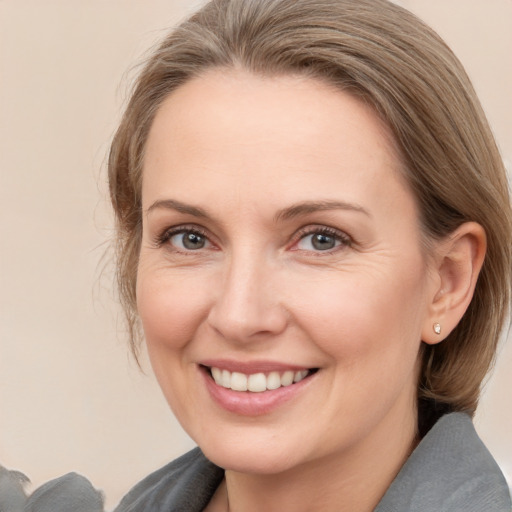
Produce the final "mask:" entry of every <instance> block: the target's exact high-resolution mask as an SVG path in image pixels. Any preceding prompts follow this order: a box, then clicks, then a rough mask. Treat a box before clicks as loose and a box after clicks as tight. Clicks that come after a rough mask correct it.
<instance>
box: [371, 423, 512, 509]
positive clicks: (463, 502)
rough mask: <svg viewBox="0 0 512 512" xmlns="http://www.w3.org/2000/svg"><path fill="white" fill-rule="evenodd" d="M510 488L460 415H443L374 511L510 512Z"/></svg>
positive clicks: (469, 425) (474, 432) (472, 428)
mask: <svg viewBox="0 0 512 512" xmlns="http://www.w3.org/2000/svg"><path fill="white" fill-rule="evenodd" d="M511 507H512V504H511V501H510V494H509V491H508V486H507V483H506V481H505V478H504V476H503V474H502V473H501V471H500V469H499V467H498V465H497V463H496V461H495V460H494V459H493V457H492V455H491V454H490V453H489V451H488V450H487V448H486V447H485V445H484V444H483V443H482V441H481V440H480V438H479V437H478V434H477V433H476V431H475V428H474V426H473V423H472V421H471V418H470V417H469V416H468V415H467V414H463V413H451V414H447V415H445V416H443V417H442V418H441V419H440V420H439V421H438V422H437V423H436V424H435V425H434V426H433V427H432V429H431V430H430V432H429V433H428V434H427V435H426V436H425V437H424V438H423V439H422V441H421V442H420V444H419V445H418V446H417V448H416V449H415V450H414V452H413V453H412V454H411V456H410V457H409V459H408V460H407V462H406V463H405V464H404V466H403V467H402V469H401V471H400V472H399V474H398V475H397V477H396V478H395V480H394V481H393V483H392V484H391V486H390V488H389V489H388V491H387V492H386V494H385V495H384V497H383V498H382V500H381V502H380V503H379V505H378V507H377V508H376V509H375V512H391V511H392V512H398V511H402V510H403V511H408V512H420V511H421V512H430V511H432V512H434V511H436V512H456V511H460V510H464V511H465V512H481V511H482V510H485V511H486V512H510V510H512V508H511Z"/></svg>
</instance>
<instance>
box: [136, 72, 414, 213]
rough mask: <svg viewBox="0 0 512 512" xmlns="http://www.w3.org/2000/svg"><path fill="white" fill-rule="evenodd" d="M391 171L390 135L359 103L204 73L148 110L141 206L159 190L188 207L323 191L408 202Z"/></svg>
mask: <svg viewBox="0 0 512 512" xmlns="http://www.w3.org/2000/svg"><path fill="white" fill-rule="evenodd" d="M400 167H401V161H400V158H399V154H398V151H397V150H396V148H395V145H394V141H393V137H392V135H391V133H390V130H389V129H388V127H387V126H386V125H385V123H384V122H382V120H381V119H380V118H379V117H378V116H377V115H376V113H375V112H374V110H373V108H371V107H370V106H369V105H367V104H365V103H364V102H363V101H362V100H359V99H356V98H354V97H353V96H352V95H350V94H348V93H345V92H343V91H340V90H337V89H335V88H334V87H332V86H330V85H327V84H325V83H323V82H321V81H317V80H313V79H311V78H305V77H300V76H278V77H260V76H255V75H253V74H251V73H249V72H245V71H235V70H227V71H226V70H213V71H209V72H208V73H206V74H204V75H201V76H200V77H197V78H195V79H193V80H191V81H190V82H188V83H186V84H185V85H183V86H181V87H180V88H178V89H177V90H175V91H174V92H173V93H172V94H171V95H169V97H168V98H167V99H166V100H165V101H164V102H163V104H162V105H161V107H160V109H159V110H158V112H157V115H156V117H155V120H154V122H153V125H152V127H151V130H150V134H149V138H148V142H147V147H146V155H145V161H144V177H143V201H144V203H145V207H146V208H147V202H148V201H149V200H150V199H151V200H154V199H155V198H156V197H157V196H161V195H162V194H163V193H164V192H163V190H164V189H165V188H166V187H168V190H169V191H170V190H171V189H172V193H173V194H175V195H176V194H177V195H180V194H185V195H187V194H188V192H187V190H188V191H190V190H195V194H196V197H197V198H205V197H208V196H209V197H212V195H214V196H215V197H219V198H220V197H222V198H226V199H227V198H229V197H231V196H232V195H233V194H238V195H239V197H241V196H243V195H244V193H245V194H246V196H245V198H246V200H247V202H250V199H251V197H253V198H254V200H255V201H260V204H262V202H265V203H268V200H269V197H271V196H272V195H273V194H275V195H277V196H278V197H279V199H280V201H282V202H284V201H290V202H295V201H299V200H308V199H311V197H310V196H311V194H317V195H319V196H325V195H332V193H333V190H336V191H338V192H339V193H340V194H345V193H346V194H351V195H352V196H360V197H359V199H361V200H362V199H364V198H365V196H367V198H366V200H370V198H369V196H371V195H372V194H374V195H379V194H380V193H381V192H382V187H383V186H384V187H387V188H389V190H387V193H388V195H389V194H391V196H393V195H396V194H397V192H398V191H399V192H400V193H401V194H404V192H407V193H409V191H406V190H405V189H406V188H407V187H406V186H405V184H404V183H403V178H402V173H401V172H400ZM220 185H222V186H220ZM333 187H334V189H333ZM399 189H401V190H399ZM259 191H262V192H263V195H262V196H261V197H258V192H259ZM334 193H336V192H334ZM409 195H410V193H409ZM319 198H320V199H323V198H322V197H319ZM353 198H354V197H353ZM353 198H352V199H353ZM177 199H180V200H181V199H187V200H188V199H190V198H189V197H184V198H181V197H177ZM329 199H330V198H329ZM341 199H344V198H341ZM409 199H411V200H412V196H411V197H410V198H409Z"/></svg>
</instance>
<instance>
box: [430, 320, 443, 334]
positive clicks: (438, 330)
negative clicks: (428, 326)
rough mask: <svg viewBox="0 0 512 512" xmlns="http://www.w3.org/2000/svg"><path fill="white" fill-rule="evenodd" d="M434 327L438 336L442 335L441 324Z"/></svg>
mask: <svg viewBox="0 0 512 512" xmlns="http://www.w3.org/2000/svg"><path fill="white" fill-rule="evenodd" d="M432 327H433V329H434V332H435V333H436V334H441V324H438V323H435V324H434V325H433V326H432Z"/></svg>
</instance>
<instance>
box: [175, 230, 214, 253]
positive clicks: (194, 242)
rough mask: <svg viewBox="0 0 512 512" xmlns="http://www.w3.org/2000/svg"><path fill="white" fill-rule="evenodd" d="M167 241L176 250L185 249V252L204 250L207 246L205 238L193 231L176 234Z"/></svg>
mask: <svg viewBox="0 0 512 512" xmlns="http://www.w3.org/2000/svg"><path fill="white" fill-rule="evenodd" d="M169 241H170V242H171V244H172V245H174V246H175V247H177V248H178V249H185V250H187V251H197V250H198V249H204V248H205V247H207V245H208V240H207V239H206V237H205V236H203V235H201V234H200V233H196V232H194V231H185V232H183V233H176V234H175V235H172V236H171V237H170V238H169Z"/></svg>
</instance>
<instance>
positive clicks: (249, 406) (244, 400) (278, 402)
mask: <svg viewBox="0 0 512 512" xmlns="http://www.w3.org/2000/svg"><path fill="white" fill-rule="evenodd" d="M210 363H212V364H210ZM212 366H215V367H217V368H222V369H226V370H228V371H238V372H241V373H246V374H252V373H259V372H263V373H265V372H270V371H286V370H294V371H299V370H305V369H307V368H305V367H303V366H293V365H292V366H290V365H283V364H280V363H274V362H251V363H240V362H233V361H220V360H215V361H208V362H206V361H204V362H202V363H201V364H200V365H199V366H198V368H199V373H200V374H201V377H202V378H203V380H204V383H205V386H206V389H207V390H208V392H209V394H210V396H211V398H212V400H213V401H214V402H215V403H216V404H217V405H218V406H220V407H221V408H222V409H224V410H226V411H228V412H230V413H234V414H238V415H241V416H262V415H264V414H269V413H271V412H273V411H275V410H276V409H278V408H279V407H281V406H283V405H285V404H286V403H287V402H289V401H290V400H293V399H294V398H296V397H298V396H299V395H301V394H302V393H303V392H304V391H305V390H306V389H307V387H309V385H310V384H311V383H312V381H313V380H315V377H316V375H317V372H315V373H313V374H311V375H309V376H308V377H306V378H305V379H303V380H301V381H300V382H297V383H295V384H291V385H290V386H282V387H280V388H277V389H273V390H267V391H262V392H260V393H252V392H250V391H233V390H232V389H227V388H224V387H222V386H219V385H218V384H216V383H215V381H214V380H213V378H212V377H211V375H210V372H209V370H208V368H205V367H212Z"/></svg>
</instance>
